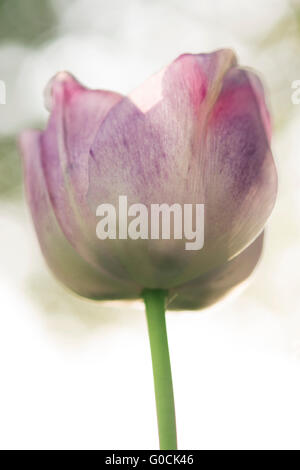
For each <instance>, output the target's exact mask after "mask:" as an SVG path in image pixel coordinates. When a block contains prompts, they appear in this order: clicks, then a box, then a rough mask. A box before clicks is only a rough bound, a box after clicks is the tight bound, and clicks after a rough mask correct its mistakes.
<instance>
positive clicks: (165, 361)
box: [143, 289, 177, 450]
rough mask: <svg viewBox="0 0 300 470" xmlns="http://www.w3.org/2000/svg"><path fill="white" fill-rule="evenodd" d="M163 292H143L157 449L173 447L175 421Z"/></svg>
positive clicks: (164, 295)
mask: <svg viewBox="0 0 300 470" xmlns="http://www.w3.org/2000/svg"><path fill="white" fill-rule="evenodd" d="M166 294H167V292H166V291H163V290H160V289H146V290H145V291H144V293H143V295H144V301H145V305H146V316H147V322H148V331H149V339H150V347H151V356H152V367H153V377H154V389H155V399H156V412H157V422H158V434H159V443H160V449H161V450H176V449H177V440H176V422H175V405H174V395H173V384H172V373H171V364H170V355H169V347H168V337H167V329H166V319H165V298H166Z"/></svg>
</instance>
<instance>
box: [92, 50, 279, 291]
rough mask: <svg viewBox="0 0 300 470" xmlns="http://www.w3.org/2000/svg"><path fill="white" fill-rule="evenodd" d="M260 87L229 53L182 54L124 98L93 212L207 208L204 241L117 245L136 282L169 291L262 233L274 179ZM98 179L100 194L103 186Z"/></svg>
mask: <svg viewBox="0 0 300 470" xmlns="http://www.w3.org/2000/svg"><path fill="white" fill-rule="evenodd" d="M269 131H270V129H269V123H268V112H267V110H266V106H265V103H264V100H263V95H261V91H260V84H259V81H258V79H257V78H256V77H255V76H254V75H253V74H251V73H250V72H246V71H243V70H241V69H238V68H237V67H236V62H235V57H234V55H233V53H231V51H218V52H216V53H213V54H199V55H190V54H186V55H184V56H180V57H179V58H178V59H177V60H176V61H174V62H173V63H172V64H171V65H170V66H169V67H167V68H166V69H164V70H163V71H161V72H160V73H158V74H157V75H155V76H154V77H152V78H150V79H149V80H148V81H146V82H145V83H144V84H143V85H141V87H139V88H138V89H137V90H136V91H135V92H133V93H132V94H131V95H130V96H129V97H128V98H124V99H123V100H122V101H120V102H119V103H118V104H117V105H116V106H115V107H113V108H112V109H111V110H110V112H109V113H108V115H107V117H106V119H105V120H104V121H103V122H102V124H101V126H100V128H99V130H98V132H97V136H96V138H95V141H94V143H93V145H92V148H91V155H92V158H91V159H90V164H89V174H90V186H89V192H88V199H89V205H90V207H92V208H93V209H92V211H95V209H96V207H97V205H98V204H100V203H101V202H109V203H112V204H114V205H117V200H118V196H120V195H126V196H127V197H128V203H129V204H132V203H143V204H145V205H146V206H147V207H148V208H150V205H151V204H154V203H167V204H169V205H171V204H174V203H180V204H184V203H194V204H195V203H204V204H205V242H204V248H203V249H202V250H201V251H198V252H196V251H189V252H187V251H185V242H186V240H175V241H174V240H170V241H167V240H164V241H161V240H160V241H156V240H140V241H139V243H137V242H136V241H135V242H132V241H130V240H126V241H119V242H118V253H119V256H120V258H121V262H122V264H123V265H124V266H125V267H126V269H127V270H128V271H129V272H130V274H131V276H132V278H133V279H135V280H136V281H139V282H141V283H142V284H143V285H145V286H147V287H152V288H155V287H157V288H159V287H163V288H169V287H172V286H176V285H180V284H182V283H183V282H186V281H187V280H191V279H193V278H195V277H196V276H197V275H199V273H200V272H202V273H205V272H207V271H208V270H211V269H213V268H214V267H217V266H218V265H220V264H222V263H224V262H226V261H227V260H228V259H230V258H232V257H234V256H236V255H237V254H238V253H239V252H241V251H242V250H243V249H245V248H246V247H247V246H248V245H249V244H250V243H251V242H252V241H253V240H254V239H255V238H256V237H257V235H258V234H259V233H260V232H261V231H262V229H263V226H264V224H265V222H266V220H267V218H268V216H269V215H270V212H271V210H272V207H273V205H274V201H275V197H276V191H277V178H276V170H275V167H274V163H273V158H272V155H271V152H270V148H269V142H268V135H269ZM99 181H101V187H100V186H99Z"/></svg>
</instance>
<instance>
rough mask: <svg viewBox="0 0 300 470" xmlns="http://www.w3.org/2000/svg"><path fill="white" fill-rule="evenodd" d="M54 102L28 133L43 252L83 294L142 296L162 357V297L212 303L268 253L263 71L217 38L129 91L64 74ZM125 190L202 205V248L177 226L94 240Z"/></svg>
mask: <svg viewBox="0 0 300 470" xmlns="http://www.w3.org/2000/svg"><path fill="white" fill-rule="evenodd" d="M45 101H46V107H47V108H48V110H49V111H50V118H49V122H48V125H47V128H46V130H45V131H25V132H24V133H23V134H22V135H21V138H20V146H21V152H22V155H23V160H24V171H25V186H26V193H27V197H28V201H29V205H30V208H31V213H32V217H33V221H34V225H35V229H36V232H37V235H38V239H39V243H40V246H41V249H42V252H43V254H44V256H45V258H46V260H47V263H48V265H49V267H50V268H51V270H52V271H53V273H54V274H55V275H56V277H57V278H58V279H59V280H60V281H62V282H63V283H64V284H65V285H66V286H67V287H69V288H70V289H72V290H73V291H75V292H76V293H78V294H80V295H82V296H84V297H88V298H91V299H97V300H106V299H135V298H140V297H144V299H145V302H146V307H147V319H148V326H149V333H150V342H151V348H152V359H153V365H154V368H155V367H158V368H159V367H160V366H159V365H157V364H155V362H159V361H156V359H155V352H154V349H155V347H156V346H155V344H154V343H155V341H158V342H159V341H160V340H159V338H156V340H155V339H153V335H154V336H155V333H153V330H155V331H158V330H159V331H162V332H164V331H165V324H164V315H162V314H161V312H163V313H164V307H163V306H164V303H165V302H166V303H167V305H168V308H169V309H199V308H203V307H207V306H208V305H211V304H213V303H214V302H216V301H217V300H219V299H220V298H222V297H224V296H225V295H226V294H227V293H228V292H229V291H231V290H232V289H233V288H234V287H236V286H237V285H239V284H240V283H241V282H242V281H245V280H246V279H247V278H248V276H249V275H250V274H251V272H252V271H253V269H254V268H255V266H256V264H257V262H258V260H259V258H260V255H261V251H262V243H263V229H264V226H265V223H266V221H267V219H268V217H269V215H270V213H271V211H272V208H273V206H274V203H275V198H276V192H277V175H276V169H275V166H274V162H273V158H272V153H271V150H270V137H271V126H270V117H269V113H268V110H267V107H266V103H265V99H264V92H263V88H262V85H261V82H260V80H259V78H258V77H257V76H256V75H255V74H254V73H253V72H252V71H250V70H248V69H243V68H241V67H239V66H238V65H237V61H236V58H235V55H234V53H233V52H232V51H230V50H220V51H216V52H213V53H211V54H184V55H181V56H180V57H178V58H177V59H176V60H175V61H174V62H172V63H171V64H170V65H168V66H167V67H165V68H164V69H163V70H162V71H161V72H159V73H157V74H156V75H154V76H152V77H151V78H150V79H148V80H147V81H146V82H145V83H143V84H142V85H141V86H140V87H138V88H137V89H136V90H135V91H133V92H132V93H131V94H129V95H128V96H122V95H120V94H118V93H115V92H111V91H104V90H90V89H87V88H85V87H84V86H82V85H81V84H80V83H79V82H78V81H76V80H75V78H74V77H73V76H71V75H70V74H68V73H66V72H61V73H58V74H57V75H56V76H55V77H54V78H53V79H52V80H51V81H50V83H49V85H48V87H47V89H46V93H45ZM124 195H126V197H127V200H128V204H129V205H132V204H142V205H144V206H145V207H146V208H148V209H149V210H150V208H151V207H152V206H153V205H155V204H167V205H169V206H171V205H173V204H177V205H179V206H180V207H185V205H188V204H189V205H195V204H196V205H197V204H203V205H204V245H203V248H201V249H199V250H192V251H188V250H186V242H187V239H186V237H185V236H183V237H182V238H181V239H177V238H176V237H175V236H174V233H175V228H174V229H173V231H172V234H171V235H173V237H170V238H169V239H153V238H151V237H150V238H149V237H148V238H146V237H144V238H142V237H137V238H136V239H130V238H128V237H126V236H124V237H119V238H118V237H117V236H116V234H115V232H114V237H113V238H111V237H107V238H105V237H103V239H101V240H100V239H99V238H97V236H96V227H97V224H98V222H99V218H98V217H97V208H98V207H99V204H102V203H104V204H109V205H110V207H117V205H118V201H119V198H120V196H124ZM121 216H122V214H121ZM119 217H120V214H119ZM126 223H127V221H126ZM121 226H122V225H121V222H120V221H119V222H117V228H120V227H121ZM153 312H156V313H153ZM157 312H160V313H158V314H157ZM154 318H156V319H157V322H156V324H155V325H153V322H154V323H155V321H156V320H154ZM151 335H152V336H151ZM161 336H162V337H163V336H165V340H164V341H165V343H164V345H165V352H164V353H165V357H167V359H168V350H167V340H166V335H164V334H162V335H161ZM153 341H154V343H153ZM161 341H163V340H161ZM167 363H168V360H166V367H165V369H164V373H165V377H166V376H167V377H169V379H168V380H169V385H170V387H171V376H170V373H169V372H170V371H169V372H168V364H167ZM154 375H155V372H154ZM158 376H159V374H157V377H158ZM157 377H156V379H155V384H156V385H155V386H156V398H157V411H158V415H159V414H160V408H164V407H168V406H169V405H168V403H173V398H172V396H171V395H170V393H169V395H168V397H167V399H166V396H165V395H164V394H162V395H161V394H160V389H161V384H160V383H159V378H157ZM157 381H158V382H157ZM170 387H169V388H170ZM160 400H162V401H160ZM162 414H163V413H162ZM169 415H172V410H171V411H170V413H169ZM159 420H160V418H159ZM161 420H163V418H161ZM172 420H173V421H172ZM173 425H174V416H173V418H171V421H170V420H169V421H168V422H162V421H161V422H160V427H161V432H160V438H161V445H162V447H163V448H164V446H165V447H166V448H170V446H173V448H174V447H175V443H174V439H175V437H174V432H171V437H169V438H165V437H164V436H165V435H166V434H168V430H170V427H172V426H173ZM162 441H163V443H162Z"/></svg>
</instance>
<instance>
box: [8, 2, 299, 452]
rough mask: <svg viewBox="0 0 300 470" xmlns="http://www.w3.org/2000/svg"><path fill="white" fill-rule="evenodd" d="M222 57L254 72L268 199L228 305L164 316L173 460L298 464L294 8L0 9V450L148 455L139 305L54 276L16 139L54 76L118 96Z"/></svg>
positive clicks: (41, 122)
mask: <svg viewBox="0 0 300 470" xmlns="http://www.w3.org/2000/svg"><path fill="white" fill-rule="evenodd" d="M223 47H231V48H233V49H234V50H235V51H236V52H237V54H238V57H239V61H240V63H241V64H243V65H247V66H250V67H253V68H255V69H257V70H258V71H259V73H260V74H261V76H262V77H263V81H264V83H265V86H266V90H267V93H268V99H269V105H270V108H271V111H272V117H273V124H274V139H273V151H274V155H275V159H276V163H277V168H278V172H279V196H278V201H277V205H276V208H275V210H274V212H273V214H272V216H271V218H270V220H269V222H268V227H267V234H266V242H265V249H264V255H263V258H262V261H261V263H260V265H259V267H258V268H257V270H256V272H255V274H254V276H253V277H252V279H251V282H249V283H248V286H247V288H246V289H244V290H243V292H242V293H240V294H239V295H238V296H236V295H235V296H234V297H232V298H230V299H229V300H227V301H225V302H223V303H221V304H218V305H217V306H216V307H214V308H211V309H209V310H207V311H204V312H199V313H198V312H194V313H188V312H182V313H170V314H169V313H168V314H167V322H168V330H169V343H170V351H171V359H172V368H173V375H174V387H175V400H176V406H177V410H176V411H177V421H178V440H179V447H180V448H181V449H202V448H204V449H248V448H250V449H251V448H255V449H260V448H262V449H264V448H270V449H278V448H283V449H285V448H296V449H300V404H299V396H300V308H299V307H300V302H299V292H300V281H299V279H300V277H299V266H300V243H299V240H300V191H299V188H300V163H299V158H300V157H299V152H300V142H299V133H300V105H298V106H297V105H293V104H292V101H291V95H292V91H293V90H292V88H291V86H292V82H293V81H294V80H300V2H298V1H290V2H289V1H286V0H285V1H283V0H268V1H265V2H261V1H260V0H252V1H251V2H246V1H242V2H236V1H233V0H226V1H218V0H210V1H209V2H207V1H204V0H200V1H199V0H186V1H184V2H183V1H180V0H172V1H171V0H164V1H163V0H160V1H159V0H151V1H150V0H128V1H124V0H110V1H109V2H107V1H104V0H73V1H66V0H44V1H43V2H41V1H40V0H26V1H24V0H0V80H2V81H3V82H5V84H6V104H0V302H1V309H0V381H1V383H0V447H1V448H5V449H97V448H99V449H117V448H119V449H153V448H157V447H158V439H157V435H156V434H157V431H156V416H155V403H154V393H153V383H152V370H151V359H150V351H149V346H148V338H147V330H146V322H145V316H144V312H143V306H142V305H140V304H139V303H136V304H126V305H120V303H111V304H101V303H95V302H90V301H86V300H83V299H80V298H78V297H76V296H73V295H72V294H70V293H69V292H67V291H66V290H65V289H64V288H63V287H62V286H61V285H59V284H58V283H57V282H56V280H55V279H53V277H52V275H51V274H50V273H49V271H48V269H47V267H46V265H45V263H44V261H43V259H42V256H41V254H40V251H39V247H38V244H37V241H36V237H35V233H34V231H33V227H32V224H31V220H30V215H29V211H28V208H27V206H26V204H25V202H24V195H23V187H22V169H21V162H20V158H19V156H18V152H17V146H16V136H17V135H18V133H19V132H20V131H21V130H22V129H24V128H28V127H29V128H30V127H41V128H42V127H43V126H45V122H46V120H47V112H46V111H45V110H44V106H43V89H44V86H45V84H46V83H47V81H48V80H49V78H50V77H51V76H52V75H54V74H55V73H56V72H57V71H59V70H68V71H70V72H72V73H73V74H74V75H75V76H76V77H77V78H78V79H79V80H80V81H81V82H83V83H84V84H85V85H86V86H89V87H95V88H106V89H112V90H116V91H120V92H122V93H128V92H129V91H131V90H132V89H133V88H135V87H136V86H137V85H138V84H139V83H140V82H142V81H143V80H144V79H145V78H147V77H148V76H149V75H151V74H152V73H153V72H155V71H157V70H159V69H160V68H161V67H163V66H164V65H165V64H167V63H168V62H170V61H171V60H173V59H174V58H175V57H176V56H178V55H179V54H181V53H184V52H194V53H196V52H209V51H211V50H214V49H217V48H223Z"/></svg>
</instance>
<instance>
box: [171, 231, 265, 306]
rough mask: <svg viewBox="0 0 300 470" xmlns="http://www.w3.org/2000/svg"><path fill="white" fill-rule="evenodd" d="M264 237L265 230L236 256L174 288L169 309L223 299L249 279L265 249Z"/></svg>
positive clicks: (212, 302)
mask: <svg viewBox="0 0 300 470" xmlns="http://www.w3.org/2000/svg"><path fill="white" fill-rule="evenodd" d="M263 238H264V234H263V233H262V234H261V235H259V237H258V238H257V239H256V240H255V241H254V242H253V243H252V244H251V245H250V246H248V248H246V249H245V250H244V251H243V252H242V253H241V254H239V255H238V256H236V257H235V258H234V259H233V260H231V261H228V262H227V263H225V264H224V265H223V266H221V267H220V268H217V269H215V270H213V271H211V272H209V273H206V274H204V275H202V276H200V277H198V278H197V279H195V280H193V281H191V282H189V283H187V284H185V285H183V286H181V287H179V288H178V289H173V290H171V291H170V293H169V298H170V304H169V305H168V309H170V310H193V309H201V308H205V307H208V306H210V305H213V304H214V303H216V302H217V301H218V300H220V299H222V298H223V297H224V296H226V295H227V294H228V293H229V292H231V291H232V290H233V289H234V288H235V287H237V286H239V285H240V284H241V283H243V282H244V281H245V280H247V279H248V277H249V276H250V274H251V273H252V272H253V270H254V268H255V267H256V265H257V263H258V261H259V259H260V256H261V253H262V248H263Z"/></svg>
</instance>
